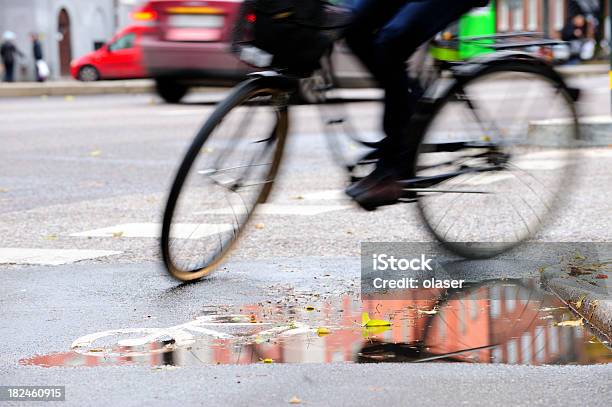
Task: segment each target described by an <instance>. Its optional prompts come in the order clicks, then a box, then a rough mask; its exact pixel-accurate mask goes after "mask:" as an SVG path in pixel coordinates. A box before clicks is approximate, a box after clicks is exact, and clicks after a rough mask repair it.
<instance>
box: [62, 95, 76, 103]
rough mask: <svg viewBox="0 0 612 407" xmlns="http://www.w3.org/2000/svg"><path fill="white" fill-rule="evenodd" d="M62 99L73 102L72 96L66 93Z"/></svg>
mask: <svg viewBox="0 0 612 407" xmlns="http://www.w3.org/2000/svg"><path fill="white" fill-rule="evenodd" d="M64 100H66V101H67V102H74V96H72V95H66V96H64Z"/></svg>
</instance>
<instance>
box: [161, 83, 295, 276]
mask: <svg viewBox="0 0 612 407" xmlns="http://www.w3.org/2000/svg"><path fill="white" fill-rule="evenodd" d="M276 85H277V83H276V82H275V81H274V80H272V79H271V78H265V77H259V78H255V79H250V80H247V81H245V82H243V83H241V84H239V85H238V86H236V87H235V88H234V89H233V91H232V92H231V93H230V94H229V95H228V97H227V98H226V99H225V100H224V101H222V102H221V103H220V104H219V105H218V106H217V107H216V108H215V110H214V111H213V113H212V114H211V115H210V117H209V118H208V119H207V120H206V122H205V123H204V125H203V126H202V128H201V129H200V130H199V132H198V133H197V135H196V137H195V138H194V140H193V142H192V144H191V146H190V147H189V149H188V150H187V153H186V154H185V156H184V158H183V161H182V163H181V165H180V167H179V169H178V171H177V173H176V176H175V178H174V182H173V184H172V188H171V190H170V193H169V195H168V200H167V203H166V207H165V211H164V217H163V223H162V233H161V252H162V258H163V262H164V265H165V267H166V270H167V271H168V273H169V274H170V275H171V276H172V277H174V278H175V279H177V280H180V281H195V280H199V279H201V278H203V277H205V276H207V275H209V274H210V273H211V272H212V271H213V270H215V268H216V267H217V266H218V265H219V263H221V262H222V260H223V259H224V258H225V257H226V256H227V254H228V253H229V252H230V251H231V249H232V247H233V246H234V244H235V243H236V241H237V240H238V238H239V236H240V233H241V232H242V230H243V229H244V226H245V225H246V224H247V223H248V222H249V220H250V219H251V215H252V213H253V209H254V208H255V206H256V205H258V204H259V203H262V202H265V201H266V200H267V198H268V195H269V193H270V191H271V190H272V186H273V183H274V178H275V176H276V174H277V172H278V168H279V165H280V162H281V160H282V155H283V151H284V145H285V140H286V136H287V131H288V121H289V118H288V108H287V105H286V104H284V105H283V106H279V107H278V110H277V122H276V125H275V127H274V130H273V131H274V133H275V135H274V137H276V145H275V146H274V147H273V148H274V151H273V152H272V162H271V165H270V168H269V171H268V172H267V174H266V179H267V180H268V181H266V182H265V183H264V185H263V187H262V188H261V190H260V191H259V193H258V196H257V199H256V200H255V201H254V204H253V207H252V208H249V210H247V212H246V216H245V218H244V219H243V222H242V223H241V224H240V225H238V226H239V229H238V230H237V231H236V230H234V231H233V238H232V239H231V240H230V241H229V242H228V244H227V245H222V246H221V247H220V249H219V250H218V251H216V252H215V253H214V254H213V256H212V258H211V260H210V261H208V262H207V263H206V264H205V265H203V266H201V267H196V268H193V269H186V268H184V267H181V266H179V265H178V264H176V261H175V260H174V259H173V255H172V253H171V239H172V237H171V233H172V231H171V229H172V225H173V219H174V216H175V211H176V209H177V202H178V200H179V198H180V195H181V192H182V190H183V187H184V184H185V182H186V179H187V177H188V176H189V174H190V171H191V170H192V167H193V165H194V162H195V160H196V159H197V157H198V155H199V154H200V152H201V150H202V148H203V146H204V145H205V143H206V142H207V141H208V140H209V138H210V137H211V135H212V134H213V132H214V131H215V130H216V129H217V128H218V127H219V126H220V125H221V124H222V123H223V121H224V120H225V119H226V117H227V116H228V115H229V114H230V113H231V112H232V111H233V110H234V109H237V108H239V107H241V106H243V104H244V105H245V106H246V103H247V102H248V101H249V100H250V99H252V98H253V97H254V96H257V95H261V94H270V95H281V96H282V95H285V94H288V93H287V92H288V90H287V88H286V86H285V85H284V84H283V83H281V82H278V87H276ZM271 137H272V136H271Z"/></svg>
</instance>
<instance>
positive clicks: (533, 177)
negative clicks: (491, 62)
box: [417, 68, 578, 258]
mask: <svg viewBox="0 0 612 407" xmlns="http://www.w3.org/2000/svg"><path fill="white" fill-rule="evenodd" d="M550 124H558V126H557V127H556V128H557V129H559V128H562V129H563V130H562V131H557V132H551V131H550V130H547V128H548V129H550ZM577 138H578V122H577V117H576V113H575V109H574V104H573V100H572V98H571V96H570V95H569V93H568V91H567V90H566V88H565V87H564V86H563V84H561V83H557V82H556V81H554V80H551V79H549V78H548V77H547V76H546V75H543V74H542V73H540V72H538V71H537V70H535V69H534V70H533V71H531V70H529V69H526V71H511V70H506V69H503V68H502V69H493V70H490V71H489V72H486V73H484V74H481V75H479V76H477V77H475V78H472V79H470V80H468V81H466V82H465V83H462V84H461V83H458V84H457V85H456V86H455V87H454V88H453V90H452V91H451V92H449V94H448V95H447V98H446V100H445V101H443V104H442V107H441V108H440V109H439V110H438V111H437V114H436V115H435V116H434V117H433V118H432V120H431V122H430V123H429V125H428V126H427V130H426V131H425V133H424V134H423V139H422V141H421V144H420V147H419V155H418V159H417V176H419V177H440V176H441V177H442V178H444V177H443V176H444V174H453V173H455V174H456V173H459V172H462V174H461V175H457V176H453V177H449V178H448V179H446V180H444V181H441V182H434V183H432V185H428V186H427V187H426V188H423V189H422V190H420V191H419V192H418V197H419V210H420V213H421V216H422V218H423V220H424V221H425V223H426V224H427V226H428V228H429V230H430V231H431V232H432V233H433V235H434V236H435V237H436V238H437V239H438V240H439V241H441V242H443V243H444V244H445V245H446V246H447V247H449V248H450V249H451V250H453V251H455V252H457V253H459V254H461V255H463V256H466V257H475V258H480V257H490V256H493V255H495V254H498V253H500V252H503V251H506V250H508V249H510V248H512V247H514V246H515V245H517V244H519V243H520V242H522V241H524V240H526V239H528V238H530V237H531V236H533V235H534V234H535V233H537V232H538V231H539V230H540V229H541V228H542V227H543V226H544V225H545V224H546V221H547V220H548V219H549V217H550V214H551V213H553V212H554V210H555V209H556V208H557V207H558V206H559V203H560V201H561V198H562V195H563V192H564V191H568V190H569V189H570V188H571V182H572V176H573V174H574V172H575V167H576V159H575V155H574V151H573V147H575V142H576V140H577ZM450 143H455V144H454V145H455V146H456V145H461V146H462V147H461V148H459V149H458V150H457V151H450V150H453V148H448V147H447V146H449V145H452V144H450ZM445 146H446V147H445ZM473 169H483V170H484V171H475V170H474V171H473ZM485 169H486V170H485Z"/></svg>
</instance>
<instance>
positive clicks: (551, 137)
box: [528, 116, 612, 147]
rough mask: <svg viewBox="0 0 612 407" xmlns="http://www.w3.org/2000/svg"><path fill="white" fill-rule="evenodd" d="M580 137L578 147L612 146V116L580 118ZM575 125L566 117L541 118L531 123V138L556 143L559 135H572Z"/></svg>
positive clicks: (536, 142) (543, 142)
mask: <svg viewBox="0 0 612 407" xmlns="http://www.w3.org/2000/svg"><path fill="white" fill-rule="evenodd" d="M579 126H580V139H579V140H576V147H609V146H612V116H590V117H582V118H580V119H579ZM572 129H573V126H570V122H569V121H568V120H564V119H550V120H539V121H534V122H531V123H530V124H529V130H528V132H529V138H530V139H531V140H532V141H533V142H535V144H539V145H544V146H551V145H555V143H556V142H557V140H559V136H561V140H563V139H564V138H565V137H570V136H571V134H568V132H569V131H572Z"/></svg>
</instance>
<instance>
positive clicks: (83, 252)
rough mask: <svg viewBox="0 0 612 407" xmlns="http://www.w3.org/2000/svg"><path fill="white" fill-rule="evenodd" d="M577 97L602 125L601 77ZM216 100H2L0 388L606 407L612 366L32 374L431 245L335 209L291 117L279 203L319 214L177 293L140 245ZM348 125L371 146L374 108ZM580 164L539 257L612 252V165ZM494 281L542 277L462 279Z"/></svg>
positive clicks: (275, 224) (317, 159) (299, 124)
mask: <svg viewBox="0 0 612 407" xmlns="http://www.w3.org/2000/svg"><path fill="white" fill-rule="evenodd" d="M579 81H580V85H581V87H583V88H585V89H586V90H587V95H586V97H585V98H584V99H583V100H584V102H583V105H582V106H581V109H582V111H583V112H584V113H585V114H588V115H598V114H605V113H606V112H607V111H608V106H609V104H608V101H609V93H608V91H607V89H606V88H607V78H606V77H595V78H588V79H579ZM365 93H366V96H372V95H375V94H376V92H370V91H366V92H365ZM216 96H217V95H202V94H198V95H194V96H192V97H190V99H189V100H188V102H187V103H186V104H183V105H179V106H169V105H163V104H161V103H159V101H157V99H155V98H152V97H151V96H144V95H132V96H92V97H78V98H32V99H27V98H26V99H5V100H0V122H1V123H2V127H1V129H0V137H1V138H2V160H1V161H0V236H2V240H1V243H0V258H4V259H5V260H4V262H5V264H2V265H1V266H0V273H1V274H2V285H1V287H0V293H1V295H0V307H1V309H2V314H3V316H2V318H1V320H0V331H1V332H2V335H1V336H2V339H3V342H4V343H3V345H4V346H3V347H2V349H0V385H25V384H37V385H42V384H50V385H51V384H54V385H55V384H61V385H66V386H67V392H68V393H67V395H68V396H67V400H68V401H67V403H68V404H69V405H99V404H101V403H116V404H121V405H142V404H145V403H146V402H158V403H160V404H166V405H174V404H176V403H177V402H182V403H186V404H190V405H218V404H221V403H223V404H225V405H245V404H249V405H287V404H288V402H289V400H290V399H291V398H292V397H293V396H297V397H298V398H300V399H301V400H302V402H303V404H305V405H364V404H372V403H377V402H378V403H386V404H389V405H406V404H407V403H411V404H412V403H414V404H415V405H457V404H470V405H491V404H501V405H509V404H511V405H539V404H542V405H577V404H583V403H585V402H587V403H588V404H589V405H609V402H610V400H611V399H612V394H611V393H610V380H609V378H610V373H611V368H610V365H595V366H541V367H531V366H514V365H475V364H419V365H411V364H380V365H379V364H366V365H355V364H346V363H338V364H331V365H322V364H290V365H276V364H272V365H266V364H257V365H251V366H205V365H201V366H189V367H180V368H176V369H173V368H164V369H159V368H155V367H151V366H113V367H76V368H71V367H53V368H42V367H37V366H23V365H21V364H20V363H19V361H20V360H22V359H24V358H28V357H31V356H34V355H45V354H51V353H56V352H67V351H69V349H70V344H71V343H72V341H74V340H75V339H76V338H78V337H80V336H82V335H86V334H90V333H94V332H98V331H104V330H108V329H116V328H135V327H168V326H173V325H176V324H181V323H184V322H187V321H190V320H193V319H194V318H196V317H198V316H199V315H202V313H203V312H205V311H206V310H210V308H211V307H212V308H216V309H224V307H236V306H242V305H247V304H257V303H265V302H267V301H277V300H279V299H281V298H287V297H288V296H291V295H294V294H295V292H296V290H297V291H300V292H303V293H307V295H308V297H306V298H305V299H304V298H302V299H301V300H300V301H302V302H300V304H301V305H305V304H306V303H307V302H308V301H315V302H316V301H323V302H324V300H325V298H332V297H337V296H340V295H342V294H356V292H357V288H356V286H358V277H359V253H360V243H361V242H362V241H429V240H431V237H430V236H429V235H428V234H427V231H426V230H425V228H424V227H423V226H422V225H421V223H420V221H419V218H418V216H417V212H416V209H415V208H413V207H411V206H400V207H392V208H387V209H384V210H380V211H376V212H374V213H365V212H363V211H361V210H359V209H357V208H356V207H354V206H353V205H352V204H351V203H350V202H349V201H347V200H346V199H344V198H343V197H342V195H341V194H340V193H338V190H340V189H341V188H342V187H343V186H344V185H345V176H344V174H343V172H342V170H341V169H339V168H338V167H337V166H336V165H335V164H334V162H333V160H332V159H331V157H330V156H329V154H328V153H327V151H326V150H327V147H326V144H325V143H324V140H323V138H322V136H321V134H320V131H319V130H318V128H317V125H316V124H315V123H316V120H315V118H316V116H317V111H316V108H314V107H307V106H304V107H299V108H297V110H295V112H296V113H295V115H294V119H295V123H296V125H295V126H294V130H295V133H296V134H295V137H294V138H293V139H292V141H291V143H290V145H289V151H288V156H287V160H286V161H285V163H284V166H283V172H282V176H281V178H280V180H279V183H278V185H277V187H276V189H275V192H274V195H273V197H272V202H274V203H275V204H278V205H282V206H284V207H292V208H294V207H296V206H298V207H302V206H308V205H317V206H319V207H320V210H321V211H320V212H319V213H317V214H315V215H312V214H310V215H309V214H305V213H302V212H301V211H300V210H295V211H290V212H291V213H290V214H284V215H279V214H269V215H266V214H261V215H257V216H258V217H259V220H258V222H259V223H261V224H263V227H260V228H257V229H255V228H253V229H252V230H250V231H249V233H248V234H247V235H246V238H245V239H244V241H242V243H241V245H240V246H239V248H238V250H237V251H235V252H234V254H233V255H232V257H231V258H230V259H229V262H228V263H227V264H226V265H225V267H224V268H223V270H221V271H220V272H218V273H216V274H214V275H213V276H212V277H211V278H210V279H208V280H206V281H205V282H201V283H198V284H194V285H177V283H176V282H174V281H173V280H171V279H169V278H168V277H167V276H166V275H165V274H164V271H163V270H162V269H161V267H160V264H159V260H158V243H157V239H156V238H155V236H154V233H153V234H151V233H150V232H147V231H148V230H149V229H151V230H153V229H155V224H156V223H157V222H159V221H160V218H161V209H162V205H163V204H164V202H165V196H166V191H167V190H168V188H169V185H170V182H171V179H172V176H173V172H174V170H175V168H176V165H177V163H178V161H179V159H180V158H181V155H182V153H183V152H184V150H185V149H186V147H187V146H188V144H189V142H190V140H191V137H192V136H193V134H194V133H195V131H196V129H197V128H198V126H199V125H200V124H201V122H202V121H203V120H204V118H205V117H206V115H207V114H208V113H210V111H211V109H212V108H213V107H212V105H211V103H209V101H210V100H211V99H215V97H216ZM349 109H350V113H351V115H352V117H354V118H355V120H356V122H357V123H358V125H359V128H360V129H361V130H363V131H376V129H377V127H378V120H379V119H378V116H379V114H380V109H379V106H378V104H377V103H375V102H363V103H355V104H351V105H350V107H349ZM579 157H580V160H581V174H580V177H579V179H578V180H577V181H576V183H575V185H573V187H572V189H571V190H570V191H568V202H567V203H566V204H565V205H564V207H563V208H562V210H561V211H560V212H559V213H558V214H557V216H556V218H555V219H553V221H552V223H551V224H550V225H549V226H548V227H547V228H546V229H545V230H543V231H542V232H540V233H539V234H538V235H537V236H536V237H535V240H537V241H542V242H555V241H604V242H606V241H607V242H609V241H611V240H612V228H611V227H610V226H611V225H610V216H609V215H610V209H611V206H610V202H612V197H611V196H610V193H611V191H612V188H611V187H612V175H611V174H610V171H609V169H610V165H611V164H612V151H611V150H610V149H609V148H597V149H586V150H583V151H581V152H580V154H579ZM125 224H141V226H138V227H137V229H138V231H139V233H140V234H142V235H143V237H129V236H115V237H112V236H110V237H96V236H91V235H94V234H95V233H91V231H92V230H97V229H101V228H108V227H115V226H117V225H125ZM142 224H148V225H149V226H142ZM151 224H153V226H151ZM124 228H125V227H124ZM143 230H145V231H144V232H143ZM75 234H80V236H74V235H75ZM147 234H151V236H147ZM87 235H90V236H87ZM16 248H19V249H23V251H21V252H19V253H16V251H15V249H16ZM31 249H35V250H40V249H43V250H44V251H43V252H31V251H30V250H31ZM66 250H71V252H66ZM2 256H4V257H2ZM11 256H12V257H11ZM16 256H17V257H19V258H20V259H21V260H18V261H16V260H14V258H15V257H16ZM7 258H8V259H9V260H6V259H7ZM11 258H12V259H13V260H10V259H11ZM78 259H83V260H81V261H78V262H76V260H78ZM54 262H58V263H61V262H68V264H64V265H52V264H53V263H54ZM8 263H38V264H35V265H25V264H8ZM494 277H508V278H521V277H537V272H536V271H534V270H514V271H509V272H506V273H503V274H502V273H501V272H500V273H499V274H498V275H475V274H472V275H470V276H469V278H470V279H471V280H479V279H484V278H494ZM315 297H316V299H315Z"/></svg>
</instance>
